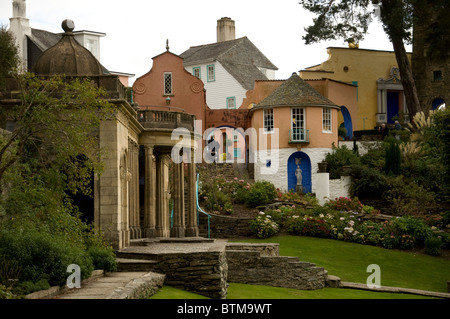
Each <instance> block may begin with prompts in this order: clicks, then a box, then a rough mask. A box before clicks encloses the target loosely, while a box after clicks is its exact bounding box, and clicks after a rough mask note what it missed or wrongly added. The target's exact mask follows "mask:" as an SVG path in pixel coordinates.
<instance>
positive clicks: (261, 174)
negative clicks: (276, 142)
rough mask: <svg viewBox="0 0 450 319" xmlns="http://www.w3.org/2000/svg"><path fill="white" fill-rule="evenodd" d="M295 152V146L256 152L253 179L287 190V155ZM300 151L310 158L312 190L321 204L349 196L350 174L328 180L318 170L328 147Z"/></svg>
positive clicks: (325, 175)
mask: <svg viewBox="0 0 450 319" xmlns="http://www.w3.org/2000/svg"><path fill="white" fill-rule="evenodd" d="M295 152H298V150H297V148H284V149H280V150H277V151H273V152H272V154H270V155H268V156H265V153H264V152H261V151H259V152H257V155H256V156H255V161H256V162H255V165H254V176H255V181H262V180H265V181H269V182H271V183H273V184H274V185H275V187H276V188H279V189H280V190H281V191H287V189H288V178H287V162H288V159H289V157H290V156H291V155H292V154H293V153H295ZM301 152H304V153H305V154H307V155H308V156H309V158H310V160H311V183H312V192H313V193H315V194H316V197H317V199H318V200H319V203H320V204H321V205H323V204H325V202H326V201H327V200H329V199H335V198H337V197H350V185H351V177H350V176H343V177H341V178H340V179H331V180H330V179H329V174H328V173H319V172H318V166H317V164H318V163H320V162H322V160H323V159H324V158H325V156H326V155H327V154H328V153H330V152H331V149H330V148H303V149H301ZM266 159H270V160H271V162H272V165H271V167H270V168H266Z"/></svg>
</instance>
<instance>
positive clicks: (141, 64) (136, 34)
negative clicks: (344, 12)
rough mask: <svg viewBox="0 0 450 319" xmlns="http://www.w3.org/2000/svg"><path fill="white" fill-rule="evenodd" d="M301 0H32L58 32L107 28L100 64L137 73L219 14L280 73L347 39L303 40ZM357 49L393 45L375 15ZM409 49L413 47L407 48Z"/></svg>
mask: <svg viewBox="0 0 450 319" xmlns="http://www.w3.org/2000/svg"><path fill="white" fill-rule="evenodd" d="M298 2H299V1H298V0H278V1H275V0H226V1H217V0H189V1H188V0H164V1H154V0H128V1H123V0H122V1H121V0H72V1H69V0H28V1H27V18H28V19H29V20H30V26H31V27H32V28H36V29H43V30H47V31H51V32H55V33H60V32H62V29H61V22H62V21H63V20H64V19H71V20H73V21H74V22H75V30H90V31H97V32H103V33H106V37H104V38H101V40H100V41H101V52H100V54H101V56H100V61H101V62H102V64H103V65H104V66H105V67H106V68H107V69H109V70H111V71H116V72H124V73H132V74H135V75H136V76H135V78H133V79H131V82H133V81H134V80H135V79H136V78H137V77H139V76H142V75H143V74H145V73H147V72H148V71H149V70H150V69H151V67H152V57H154V56H156V55H158V54H160V53H162V52H164V51H165V46H166V39H169V46H170V51H171V52H172V53H175V54H181V53H182V52H184V51H185V50H187V49H188V48H189V47H190V46H196V45H202V44H209V43H214V42H216V25H217V20H218V19H220V18H222V17H230V18H231V19H233V20H234V21H235V25H236V38H240V37H243V36H247V37H248V38H249V39H250V41H251V42H253V44H255V45H256V47H257V48H258V49H259V50H260V51H261V52H262V53H263V54H264V55H265V56H266V57H267V58H268V59H269V60H270V61H271V62H272V63H273V64H275V65H276V66H277V67H278V69H279V70H278V71H277V72H276V78H277V79H286V78H288V77H289V76H290V75H291V74H292V73H293V72H297V71H299V70H301V69H304V68H306V67H308V66H312V65H315V64H319V63H322V62H323V61H325V60H326V59H327V58H328V55H327V53H326V48H327V47H330V46H339V47H342V46H344V47H345V46H346V44H345V43H344V42H343V41H342V40H339V41H333V42H321V43H319V44H314V45H305V44H304V41H303V40H302V36H303V35H304V34H305V31H304V28H305V27H307V26H308V25H310V24H311V21H312V17H313V16H312V15H311V14H310V13H309V12H307V11H306V10H304V9H303V8H302V6H301V5H300V4H298ZM11 16H12V0H0V24H1V25H6V26H9V18H10V17H11ZM359 47H360V48H363V49H377V50H392V44H391V43H390V42H389V40H388V38H387V36H386V35H385V33H384V32H383V29H382V27H381V25H379V24H378V23H377V21H375V20H374V21H373V22H372V24H371V28H370V29H369V34H368V35H367V36H366V39H365V40H364V41H362V42H361V43H360V46H359ZM407 50H408V51H410V50H411V49H410V48H409V47H407Z"/></svg>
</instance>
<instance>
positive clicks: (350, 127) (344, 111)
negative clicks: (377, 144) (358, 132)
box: [341, 105, 353, 139]
mask: <svg viewBox="0 0 450 319" xmlns="http://www.w3.org/2000/svg"><path fill="white" fill-rule="evenodd" d="M341 113H342V116H343V117H344V127H345V130H346V131H347V135H346V136H347V137H348V138H349V139H351V138H353V123H352V117H351V115H350V112H349V111H348V109H347V108H346V107H345V106H344V105H342V106H341Z"/></svg>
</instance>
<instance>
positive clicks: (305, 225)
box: [287, 215, 331, 237]
mask: <svg viewBox="0 0 450 319" xmlns="http://www.w3.org/2000/svg"><path fill="white" fill-rule="evenodd" d="M330 226H331V224H330V223H328V222H327V221H326V220H325V219H323V218H316V217H312V216H307V215H305V216H303V217H302V218H301V217H300V216H298V215H294V216H291V217H290V218H289V219H288V221H287V230H288V232H290V233H291V234H296V235H304V236H313V237H330V234H331V227H330Z"/></svg>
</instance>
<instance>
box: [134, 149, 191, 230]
mask: <svg viewBox="0 0 450 319" xmlns="http://www.w3.org/2000/svg"><path fill="white" fill-rule="evenodd" d="M191 153H192V154H193V153H194V152H191ZM144 161H145V169H144V171H145V176H144V193H143V194H144V210H143V211H144V224H143V225H142V230H143V233H142V237H144V238H155V237H178V238H180V237H197V236H198V226H197V216H196V202H195V201H196V198H195V196H196V194H195V192H196V182H195V179H196V170H195V163H194V161H193V159H192V160H191V162H190V163H188V164H184V163H180V164H176V163H173V167H172V172H171V174H172V176H169V172H170V170H169V164H170V153H167V152H164V151H161V150H158V149H157V148H155V147H154V146H150V145H144ZM185 165H187V185H188V189H187V196H188V199H187V202H188V204H187V213H186V211H185V208H186V205H185V172H184V171H185V168H184V167H185ZM170 184H172V185H170ZM170 186H172V187H170ZM170 199H172V200H173V216H172V218H173V224H172V226H171V221H170V215H171V210H170V208H169V201H170Z"/></svg>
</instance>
